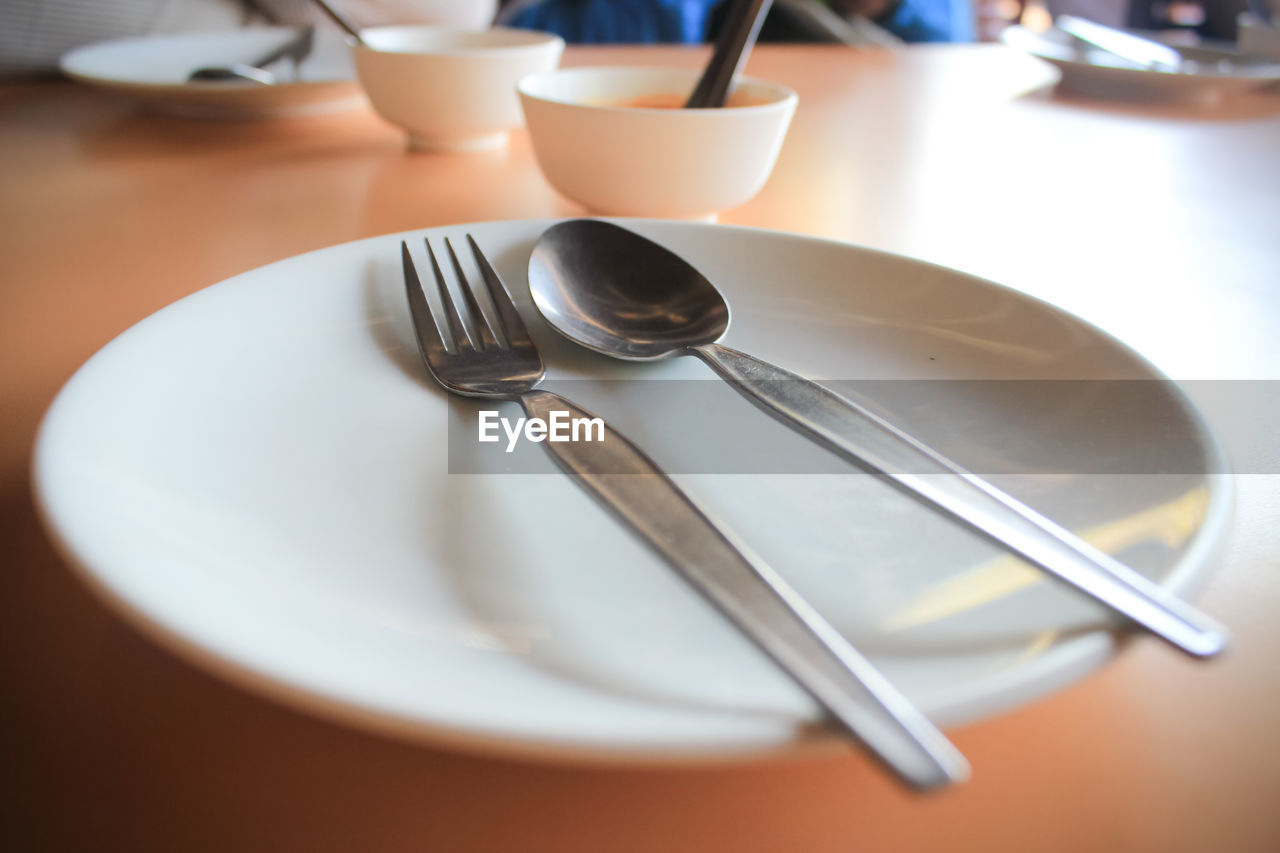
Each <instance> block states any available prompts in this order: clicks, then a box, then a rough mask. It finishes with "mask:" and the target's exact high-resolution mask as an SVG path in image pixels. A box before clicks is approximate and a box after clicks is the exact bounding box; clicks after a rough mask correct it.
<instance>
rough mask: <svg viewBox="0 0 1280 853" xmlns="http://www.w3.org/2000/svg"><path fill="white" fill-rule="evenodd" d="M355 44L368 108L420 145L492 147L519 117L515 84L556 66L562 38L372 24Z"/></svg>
mask: <svg viewBox="0 0 1280 853" xmlns="http://www.w3.org/2000/svg"><path fill="white" fill-rule="evenodd" d="M360 37H361V38H362V39H363V40H364V44H363V45H357V46H356V47H355V48H354V52H355V61H356V74H357V76H358V77H359V79H360V85H361V86H363V87H364V90H365V94H366V95H368V97H369V101H370V103H372V104H373V108H374V110H376V111H377V113H378V115H380V116H382V117H383V118H384V119H386V120H387V121H389V122H391V123H392V124H394V125H396V126H398V127H402V128H404V129H405V130H406V131H407V132H408V134H409V145H410V147H411V148H413V149H414V150H418V151H459V150H472V149H479V148H493V147H496V146H499V145H502V144H504V143H505V142H506V140H507V134H508V132H509V131H510V130H511V129H512V128H515V127H519V126H520V125H521V123H522V117H521V113H520V104H519V102H518V101H517V99H516V94H515V87H516V83H517V81H519V80H520V79H521V78H522V77H524V76H526V75H528V74H532V73H534V72H538V71H547V70H549V69H552V68H555V67H556V65H558V64H559V62H560V54H561V53H562V52H563V51H564V41H563V40H562V39H561V38H560V37H559V36H555V35H552V34H550V33H542V32H536V31H533V30H515V29H502V28H495V29H491V30H483V31H468V30H454V29H443V28H440V27H424V26H401V27H374V28H372V29H367V30H362V31H361V32H360Z"/></svg>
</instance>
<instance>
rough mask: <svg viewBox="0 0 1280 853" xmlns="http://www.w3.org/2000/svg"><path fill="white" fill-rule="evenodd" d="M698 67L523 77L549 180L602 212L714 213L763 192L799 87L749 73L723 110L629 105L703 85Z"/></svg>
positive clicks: (523, 96)
mask: <svg viewBox="0 0 1280 853" xmlns="http://www.w3.org/2000/svg"><path fill="white" fill-rule="evenodd" d="M699 73H700V72H698V71H686V70H680V69H672V68H572V69H565V70H560V71H550V72H546V73H542V74H534V75H531V76H529V77H526V78H525V79H523V80H521V81H520V85H519V92H520V101H521V105H522V106H523V107H524V114H525V121H526V123H527V124H528V126H529V134H530V137H531V138H532V141H533V149H534V153H535V154H536V156H537V158H538V164H539V165H540V166H541V167H542V172H543V174H544V175H546V178H547V180H548V181H549V182H550V183H551V185H552V186H553V187H555V189H556V190H557V191H559V192H560V193H561V194H562V195H564V196H566V197H568V198H570V199H572V200H573V201H576V202H578V203H580V204H582V205H584V206H585V207H586V208H587V209H588V210H589V211H590V212H592V213H602V214H613V215H620V216H655V217H667V218H708V217H713V216H714V215H715V214H716V213H718V212H719V211H722V210H725V209H728V208H731V207H736V206H738V205H740V204H743V203H744V202H746V201H748V200H749V199H750V198H751V197H752V196H754V195H755V194H756V193H758V192H759V191H760V188H761V187H762V186H764V182H765V180H766V179H767V178H768V177H769V173H770V172H771V171H772V170H773V164H774V162H775V161H776V160H777V159H778V151H779V149H781V147H782V140H783V138H784V137H785V136H786V133H787V126H788V125H789V124H790V123H791V116H792V114H793V113H794V112H795V108H796V101H797V98H796V93H795V92H793V91H792V90H791V89H788V88H787V87H785V86H779V85H777V84H775V83H767V82H764V81H762V80H753V79H749V78H743V79H741V80H739V82H738V86H737V88H736V89H735V91H734V95H733V99H732V100H731V103H732V102H737V101H747V102H749V103H751V104H752V105H750V106H731V107H724V108H720V109H696V110H686V109H661V108H645V107H634V106H619V104H624V103H626V102H628V101H631V100H633V99H636V98H641V97H644V96H650V95H663V94H667V95H676V96H678V97H677V98H676V99H675V100H676V102H677V103H678V102H681V101H682V100H683V96H685V95H687V94H688V93H689V92H691V91H692V90H693V87H694V85H695V84H696V83H697V79H698V76H699Z"/></svg>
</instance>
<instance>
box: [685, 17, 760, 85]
mask: <svg viewBox="0 0 1280 853" xmlns="http://www.w3.org/2000/svg"><path fill="white" fill-rule="evenodd" d="M772 5H773V0H737V2H736V3H735V4H734V5H733V6H732V7H731V8H730V9H729V13H728V15H727V18H726V20H725V23H724V29H723V30H721V31H720V35H719V36H718V37H717V38H716V47H715V51H714V52H713V53H712V54H711V59H710V60H709V61H708V62H707V67H706V68H705V69H703V72H702V76H701V77H700V78H698V85H697V86H695V87H694V89H693V93H692V94H691V95H689V100H687V101H685V105H684V106H685V109H697V108H705V107H723V106H724V102H725V99H727V98H728V97H729V87H730V86H732V85H733V81H734V78H736V77H737V76H738V73H739V72H740V71H742V66H743V65H745V64H746V61H747V54H749V53H751V48H752V46H753V45H754V44H755V43H756V37H757V36H758V35H760V27H761V25H762V24H763V23H764V16H765V15H766V14H768V12H769V7H770V6H772Z"/></svg>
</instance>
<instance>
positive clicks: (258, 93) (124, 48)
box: [60, 27, 364, 119]
mask: <svg viewBox="0 0 1280 853" xmlns="http://www.w3.org/2000/svg"><path fill="white" fill-rule="evenodd" d="M296 33H297V31H296V30H293V29H289V28H287V27H262V28H253V29H244V30H233V31H230V32H216V33H192V34H184V35H166V36H146V37H142V38H130V39H120V40H118V41H109V42H102V43H100V44H93V45H88V46H86V47H82V48H77V49H76V50H73V51H71V52H70V53H68V54H66V55H65V56H63V57H62V60H61V63H60V65H61V68H62V71H63V73H65V74H66V75H68V76H69V77H72V78H74V79H76V80H80V81H82V82H84V83H88V84H90V85H93V86H99V87H102V88H105V89H111V90H113V91H117V92H123V93H125V94H127V95H131V96H133V97H136V98H139V99H141V100H143V101H144V102H146V103H147V104H149V105H150V106H152V107H153V108H155V109H158V110H160V111H163V112H166V113H169V114H171V115H181V116H188V117H193V118H229V119H246V118H269V117H285V116H301V115H314V114H319V113H329V112H337V111H339V110H345V109H350V108H352V107H356V106H359V105H361V104H362V103H364V95H363V93H362V92H361V91H360V87H359V84H357V83H356V82H355V66H354V65H353V64H352V60H351V52H350V48H348V46H347V44H346V42H344V41H343V40H342V38H341V36H339V35H338V34H336V33H334V32H330V31H328V30H319V29H318V30H317V31H316V34H315V43H314V46H313V48H312V51H311V54H310V55H309V56H308V57H307V58H306V59H304V60H303V61H302V62H301V63H300V64H299V67H298V69H297V71H298V78H297V79H296V80H294V79H293V78H292V76H291V74H290V71H291V69H290V67H289V64H288V62H287V61H286V62H282V63H280V64H279V65H278V66H277V67H279V68H281V69H283V71H282V72H281V73H282V75H283V77H284V81H283V82H281V83H277V84H276V85H273V86H259V85H253V84H247V85H246V84H239V83H235V82H225V83H224V82H216V83H208V82H205V83H189V82H187V77H188V76H189V75H190V74H191V72H192V71H194V70H195V69H197V68H202V67H206V66H220V65H228V64H230V63H233V62H252V61H253V60H254V59H255V58H257V57H260V56H263V55H265V54H267V53H269V52H270V51H271V49H272V48H274V47H277V46H279V45H281V44H283V43H284V42H286V41H288V40H289V39H290V38H291V37H292V36H294V35H296Z"/></svg>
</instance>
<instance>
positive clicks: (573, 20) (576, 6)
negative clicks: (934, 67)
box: [498, 0, 975, 44]
mask: <svg viewBox="0 0 1280 853" xmlns="http://www.w3.org/2000/svg"><path fill="white" fill-rule="evenodd" d="M815 2H816V0H815ZM725 5H727V0H508V2H507V3H506V4H505V5H504V7H503V9H502V11H500V12H499V13H498V21H499V23H501V24H502V25H504V26H511V27H525V28H528V29H537V30H546V31H548V32H553V33H556V34H558V35H560V36H561V37H562V38H564V40H565V41H567V42H571V43H578V44H606V43H631V44H636V43H648V42H678V43H686V44H689V43H698V42H703V41H707V40H708V39H713V38H714V37H715V31H716V28H717V26H718V24H719V19H720V16H721V15H722V14H723V11H724V7H725ZM828 5H829V6H831V7H832V9H833V10H834V11H836V12H838V13H840V14H843V15H847V16H857V17H862V18H867V19H870V20H872V21H874V22H875V23H876V24H878V25H880V26H881V27H883V28H884V29H886V30H888V31H889V32H891V33H893V34H894V35H897V36H898V37H899V38H901V39H903V40H904V41H911V42H938V41H973V39H974V37H975V35H974V13H973V6H972V0H829V3H828ZM766 27H768V23H766ZM766 33H767V30H766Z"/></svg>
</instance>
